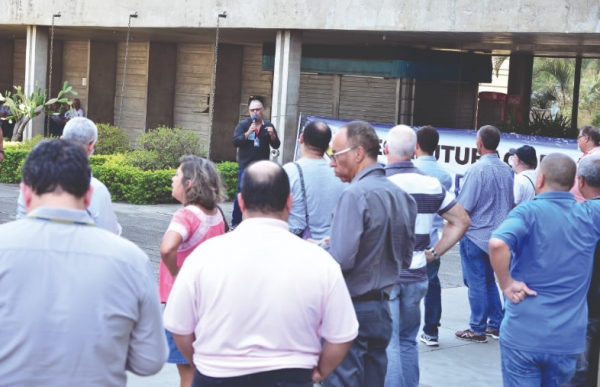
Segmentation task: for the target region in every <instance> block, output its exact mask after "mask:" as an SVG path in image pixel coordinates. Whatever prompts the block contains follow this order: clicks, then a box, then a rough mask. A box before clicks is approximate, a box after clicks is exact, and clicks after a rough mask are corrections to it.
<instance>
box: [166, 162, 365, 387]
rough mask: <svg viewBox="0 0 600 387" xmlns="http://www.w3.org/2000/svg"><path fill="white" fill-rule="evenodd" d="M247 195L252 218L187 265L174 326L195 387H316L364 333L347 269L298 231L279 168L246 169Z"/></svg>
mask: <svg viewBox="0 0 600 387" xmlns="http://www.w3.org/2000/svg"><path fill="white" fill-rule="evenodd" d="M238 200H239V203H240V208H241V210H242V214H243V217H244V222H242V223H241V224H240V225H239V227H237V228H236V230H235V232H232V233H228V234H226V235H223V236H220V237H217V238H213V239H211V240H209V241H207V242H204V243H203V244H201V245H200V247H198V248H197V249H196V250H195V251H194V252H193V253H192V254H191V255H190V257H189V258H188V259H187V260H186V261H185V262H184V264H183V266H182V268H181V271H180V272H179V275H178V276H177V281H175V285H174V287H173V290H172V291H171V295H170V297H169V302H168V303H167V307H166V309H165V315H164V323H165V327H166V328H167V329H168V330H169V331H171V332H172V333H173V337H174V339H175V342H176V344H177V347H178V348H179V350H180V351H181V353H182V354H183V355H184V356H185V357H186V359H187V360H188V362H189V363H190V364H194V365H195V367H196V374H195V376H194V382H193V384H192V387H195V386H198V387H199V386H208V385H210V386H213V385H214V386H216V385H219V386H221V387H229V386H231V387H233V386H261V387H276V386H282V385H283V386H288V385H294V386H296V385H297V386H305V385H311V386H312V382H319V381H321V380H322V379H323V378H324V377H325V376H327V375H329V374H330V373H331V372H332V371H333V370H334V369H335V367H336V366H337V365H338V364H339V363H340V362H341V361H342V359H343V358H344V356H345V355H346V352H348V349H349V348H350V345H351V344H352V341H353V340H354V338H355V337H356V336H357V335H358V321H357V318H356V314H355V312H354V308H353V306H352V301H351V299H350V294H349V292H348V288H347V287H346V283H345V282H344V277H343V276H342V271H341V269H340V265H338V264H337V263H336V262H335V261H334V260H333V258H332V257H331V255H329V254H328V253H326V252H325V251H324V250H323V249H321V248H320V247H318V246H317V245H314V244H312V243H309V242H306V241H304V240H302V239H300V238H297V237H296V236H294V234H292V233H290V232H289V230H288V224H287V221H288V217H289V214H290V208H291V205H292V196H291V195H290V182H289V180H288V176H287V174H286V173H285V171H284V170H283V168H282V167H281V166H279V165H278V164H275V163H273V162H271V161H258V162H256V163H254V164H251V165H250V166H249V167H248V168H246V171H245V173H244V177H243V182H242V192H241V193H240V194H239V195H238ZM265 236H268V237H269V246H268V248H265V242H264V238H265ZM315 306H317V307H315ZM321 338H322V339H323V340H324V344H323V348H322V349H321V342H320V340H321Z"/></svg>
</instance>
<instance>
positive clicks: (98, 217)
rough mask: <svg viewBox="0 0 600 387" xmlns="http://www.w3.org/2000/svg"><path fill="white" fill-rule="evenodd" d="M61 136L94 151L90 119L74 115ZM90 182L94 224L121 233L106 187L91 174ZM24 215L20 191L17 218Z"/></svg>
mask: <svg viewBox="0 0 600 387" xmlns="http://www.w3.org/2000/svg"><path fill="white" fill-rule="evenodd" d="M62 138H63V139H65V140H71V141H74V142H77V143H79V144H80V145H82V146H83V147H84V148H85V151H86V152H87V154H88V156H91V155H92V153H94V148H95V147H96V141H98V128H97V127H96V125H95V124H94V122H93V121H92V120H90V119H87V118H84V117H76V118H74V119H72V120H70V121H69V122H68V123H67V125H65V129H64V131H63V135H62ZM90 184H91V185H92V187H93V188H94V194H93V195H92V200H91V201H90V204H89V207H88V209H87V210H88V213H89V214H90V216H91V217H92V219H93V220H94V224H96V226H98V227H100V228H103V229H105V230H108V231H110V232H112V233H113V234H117V235H121V231H122V228H121V225H120V224H119V222H118V220H117V215H116V214H115V212H114V210H113V208H112V199H111V196H110V192H109V191H108V188H106V186H105V185H104V184H103V183H102V182H101V181H100V180H98V179H96V178H95V177H93V176H92V179H91V181H90ZM25 215H26V213H25V201H24V200H23V195H22V194H21V193H20V194H19V199H18V201H17V220H18V219H21V218H24V217H25Z"/></svg>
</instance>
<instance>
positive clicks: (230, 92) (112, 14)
mask: <svg viewBox="0 0 600 387" xmlns="http://www.w3.org/2000/svg"><path fill="white" fill-rule="evenodd" d="M59 12H60V17H55V18H54V25H55V28H54V40H53V41H52V42H51V41H50V36H51V34H52V28H51V25H52V22H53V15H56V14H58V13H59ZM136 12H137V15H138V16H137V18H130V15H131V14H134V13H136ZM224 12H226V14H227V17H226V18H219V14H222V13H224ZM217 20H219V26H220V29H219V47H218V56H217V61H218V66H217V68H216V84H214V75H215V74H214V72H215V67H214V62H215V37H216V26H217ZM599 20H600V5H599V3H598V2H595V1H594V2H591V1H586V0H567V1H558V0H549V1H546V2H540V1H532V0H529V1H520V2H519V3H518V4H517V5H512V4H507V3H498V2H486V1H484V2H475V1H471V0H467V1H445V0H443V1H442V0H429V1H426V2H421V3H418V4H417V3H414V2H408V1H406V0H391V1H366V0H359V1H352V2H348V1H341V0H333V1H330V2H323V1H317V0H303V1H295V2H281V1H276V0H263V1H261V2H257V1H241V0H206V1H203V2H202V4H201V6H200V5H198V4H195V3H190V2H188V1H185V0H172V1H170V2H160V1H157V0H144V1H140V0H119V1H116V0H105V1H103V2H93V1H91V0H70V1H66V0H55V1H53V2H42V1H36V2H31V1H26V0H10V1H8V4H7V8H6V9H5V12H4V13H2V14H0V49H1V50H2V52H3V55H1V56H0V64H1V67H0V68H2V69H3V71H2V74H0V91H2V92H3V91H4V90H6V89H9V88H10V86H11V85H10V83H11V81H12V85H18V86H22V87H24V89H25V90H33V88H34V87H36V86H39V87H44V88H48V87H49V88H50V89H51V92H52V94H56V91H57V90H58V88H59V87H60V85H61V84H62V82H64V81H68V82H69V83H70V84H71V85H73V87H74V88H75V89H76V90H77V91H78V92H79V95H78V98H79V99H80V100H81V102H82V106H83V107H84V109H85V110H86V113H87V116H88V117H90V118H91V119H93V120H95V121H96V122H105V123H111V124H118V125H119V126H121V127H122V128H123V129H125V130H126V132H127V135H128V138H129V139H130V140H131V141H134V140H135V139H136V138H137V137H138V136H139V135H140V134H142V133H144V132H145V131H147V130H148V129H152V128H155V127H157V126H160V125H167V126H177V127H180V128H183V129H188V130H194V131H196V132H197V133H198V134H199V135H200V136H201V137H202V139H203V140H204V142H205V144H206V147H207V148H210V150H211V157H212V158H213V159H215V160H231V159H235V149H234V148H233V147H232V146H231V137H232V133H233V129H234V128H235V125H236V124H237V122H238V121H239V120H240V119H242V118H244V117H245V116H246V115H247V101H248V97H249V96H250V95H258V96H261V97H262V98H263V101H264V104H265V107H266V112H265V113H266V114H265V116H266V118H267V119H270V120H271V121H273V122H274V123H275V125H276V127H277V129H278V131H279V132H280V133H281V134H282V137H283V139H284V140H283V144H284V145H283V148H282V153H281V155H280V157H279V159H280V161H288V160H290V159H291V157H292V149H293V146H294V144H295V138H296V130H297V117H298V114H299V113H305V114H312V115H324V116H329V117H337V118H340V119H364V120H367V121H375V122H385V123H407V124H414V125H422V124H432V125H437V126H444V127H455V128H473V127H474V125H475V115H476V114H475V112H476V101H477V90H478V85H479V84H480V83H485V82H489V81H491V80H492V74H491V56H492V55H508V56H510V57H511V60H510V74H509V78H510V79H509V82H508V92H509V93H515V94H523V95H528V94H530V89H531V82H530V81H529V85H528V81H527V79H528V77H529V79H530V78H531V64H532V62H533V57H534V56H567V57H598V56H600V35H599V34H598V32H600V21H599ZM129 23H131V30H130V36H131V39H130V41H129V44H127V43H126V37H127V32H128V25H129ZM51 44H52V51H53V52H52V59H51V60H50V58H49V56H50V55H49V53H50V46H51ZM126 51H127V61H125V52H126ZM125 65H126V72H124V68H125ZM50 67H52V84H51V85H49V84H48V83H49V78H50V76H49V75H50ZM124 75H125V82H123V77H124ZM213 90H214V92H215V94H214V96H213ZM528 90H529V92H528ZM211 98H214V110H211ZM524 105H525V106H524V109H528V103H527V101H525V104H524ZM211 121H212V122H213V124H212V128H211ZM42 131H43V123H42V122H41V120H38V121H37V122H34V123H33V125H32V127H31V132H30V133H28V135H33V134H35V133H41V132H42Z"/></svg>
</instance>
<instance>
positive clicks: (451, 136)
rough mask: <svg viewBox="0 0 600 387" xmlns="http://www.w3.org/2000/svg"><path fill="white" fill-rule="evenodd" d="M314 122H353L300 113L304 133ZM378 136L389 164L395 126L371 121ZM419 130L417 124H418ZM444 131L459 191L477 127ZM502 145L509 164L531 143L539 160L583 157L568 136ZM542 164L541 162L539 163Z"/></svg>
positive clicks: (513, 137) (443, 147) (445, 159)
mask: <svg viewBox="0 0 600 387" xmlns="http://www.w3.org/2000/svg"><path fill="white" fill-rule="evenodd" d="M312 121H322V122H325V123H326V124H327V125H329V127H330V128H331V131H332V132H333V134H335V133H336V132H337V131H338V130H339V129H340V128H341V127H343V126H344V125H345V124H346V123H348V122H350V121H346V120H338V119H334V118H329V117H317V116H300V127H299V129H300V130H299V131H298V132H299V133H298V138H299V137H300V133H301V132H302V130H303V129H304V125H306V124H308V123H309V122H312ZM371 125H372V126H373V128H374V129H375V131H376V132H377V136H378V137H379V156H378V159H377V160H378V161H379V162H380V163H382V164H387V157H386V156H385V155H384V148H385V143H386V139H387V133H388V132H389V130H390V129H391V128H393V127H394V125H389V124H375V123H372V124H371ZM414 129H417V127H414ZM436 129H437V131H438V132H439V134H440V142H439V145H438V148H437V151H436V152H435V157H436V158H437V159H438V162H439V163H440V164H441V165H442V166H444V167H445V168H446V170H447V171H448V172H449V173H450V174H451V175H452V176H453V179H454V186H455V188H456V189H455V191H456V192H457V191H458V189H459V188H460V179H461V178H462V177H463V175H464V173H465V172H466V170H467V168H468V167H469V166H470V165H471V164H473V163H474V162H475V161H477V159H478V158H479V155H478V154H477V146H476V145H475V138H476V135H477V131H476V130H468V129H448V128H436ZM500 135H501V138H500V145H499V146H498V154H499V155H500V157H501V158H502V159H503V160H504V162H506V163H507V164H508V162H509V160H508V159H509V157H510V154H509V153H508V150H509V149H510V148H519V147H520V146H523V145H530V146H532V147H534V148H535V150H536V152H537V156H538V161H541V159H543V158H544V156H546V155H547V154H550V153H555V152H559V153H564V154H566V155H568V156H570V157H571V158H573V160H575V161H576V162H577V161H578V160H579V158H580V157H581V151H580V150H579V149H578V147H577V140H575V139H565V138H550V137H537V136H528V135H523V134H513V133H501V134H500ZM298 157H300V143H299V141H296V158H298ZM538 164H539V163H538Z"/></svg>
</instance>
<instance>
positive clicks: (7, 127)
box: [1, 120, 15, 141]
mask: <svg viewBox="0 0 600 387" xmlns="http://www.w3.org/2000/svg"><path fill="white" fill-rule="evenodd" d="M1 122H2V136H3V137H4V140H6V141H10V139H11V138H12V136H13V131H14V129H15V121H14V120H13V122H12V124H11V123H10V122H8V120H2V121H1Z"/></svg>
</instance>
